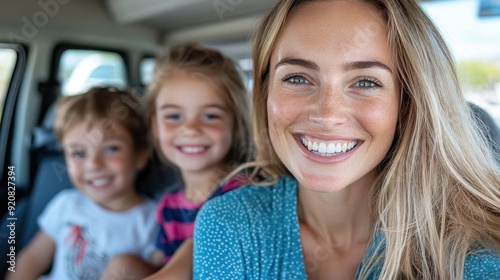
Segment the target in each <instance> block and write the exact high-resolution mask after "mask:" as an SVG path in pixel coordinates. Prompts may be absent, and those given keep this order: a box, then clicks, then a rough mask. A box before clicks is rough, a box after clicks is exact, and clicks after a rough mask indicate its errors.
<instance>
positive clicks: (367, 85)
mask: <svg viewBox="0 0 500 280" xmlns="http://www.w3.org/2000/svg"><path fill="white" fill-rule="evenodd" d="M354 86H355V87H359V88H374V87H380V85H379V84H378V83H376V82H374V81H370V80H366V79H363V80H359V81H358V82H356V83H355V84H354Z"/></svg>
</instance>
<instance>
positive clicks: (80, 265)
mask: <svg viewBox="0 0 500 280" xmlns="http://www.w3.org/2000/svg"><path fill="white" fill-rule="evenodd" d="M155 209H156V203H155V202H153V201H151V200H147V201H146V202H144V203H142V204H140V205H138V206H136V207H134V208H132V209H130V210H128V211H125V212H115V211H110V210H107V209H104V208H102V207H100V206H99V205H98V204H96V203H95V202H94V201H93V200H92V199H90V198H89V197H87V196H86V195H84V194H82V193H81V192H80V191H78V190H76V189H68V190H63V191H61V192H60V193H58V194H57V195H56V196H55V197H54V198H53V199H52V200H51V201H50V203H49V204H48V205H47V207H46V208H45V210H44V211H43V213H42V214H41V215H40V217H39V218H38V224H39V226H40V229H41V230H43V231H44V232H45V233H47V234H48V235H49V236H50V237H51V238H52V239H53V240H54V242H55V243H56V252H55V259H54V262H53V264H52V270H51V272H50V275H48V277H42V278H41V279H57V280H60V279H68V280H69V279H78V280H80V279H85V280H92V279H99V278H100V276H101V274H102V273H103V272H104V269H105V267H106V264H107V263H108V261H109V260H111V259H112V258H113V257H115V256H117V255H119V254H124V253H127V254H135V255H138V256H141V257H142V258H143V259H144V260H146V261H149V260H150V259H151V254H152V252H153V250H154V249H155V245H154V244H155V237H156V233H157V224H156V222H155ZM117 273H120V272H117ZM117 276H119V275H117ZM125 276H126V275H125V274H124V277H125Z"/></svg>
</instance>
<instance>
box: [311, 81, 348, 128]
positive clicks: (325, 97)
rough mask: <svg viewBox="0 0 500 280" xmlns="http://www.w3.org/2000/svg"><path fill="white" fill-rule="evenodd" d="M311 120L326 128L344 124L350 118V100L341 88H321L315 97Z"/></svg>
mask: <svg viewBox="0 0 500 280" xmlns="http://www.w3.org/2000/svg"><path fill="white" fill-rule="evenodd" d="M313 99H314V101H313V103H312V106H311V108H310V109H311V111H310V112H311V113H310V120H311V121H312V122H314V123H317V124H319V125H321V126H323V127H324V128H330V127H333V126H335V125H338V124H343V123H345V122H347V120H348V100H347V97H346V96H345V94H343V93H342V90H341V89H335V88H333V87H330V88H326V89H323V90H321V91H320V92H319V93H318V94H317V95H315V96H314V97H313Z"/></svg>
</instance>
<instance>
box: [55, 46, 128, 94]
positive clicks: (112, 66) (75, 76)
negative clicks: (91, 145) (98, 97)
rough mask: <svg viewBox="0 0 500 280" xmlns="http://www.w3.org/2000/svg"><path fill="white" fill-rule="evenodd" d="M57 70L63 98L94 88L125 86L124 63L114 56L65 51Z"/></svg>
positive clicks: (120, 58)
mask: <svg viewBox="0 0 500 280" xmlns="http://www.w3.org/2000/svg"><path fill="white" fill-rule="evenodd" d="M58 69H59V71H58V78H59V81H60V82H61V86H62V94H63V95H75V94H79V93H82V92H85V91H86V90H88V89H90V88H91V87H94V86H115V87H118V88H125V87H126V86H127V75H126V68H125V62H124V61H123V58H122V56H120V55H119V54H118V53H113V52H105V51H97V50H74V49H68V50H65V51H64V52H63V53H62V55H61V59H60V64H59V68H58Z"/></svg>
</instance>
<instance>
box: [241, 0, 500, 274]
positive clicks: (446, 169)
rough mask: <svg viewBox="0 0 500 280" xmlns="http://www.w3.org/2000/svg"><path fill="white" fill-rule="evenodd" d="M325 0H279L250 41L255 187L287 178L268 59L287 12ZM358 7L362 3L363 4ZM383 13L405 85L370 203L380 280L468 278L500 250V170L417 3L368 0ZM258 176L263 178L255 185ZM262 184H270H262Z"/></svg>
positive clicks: (446, 53) (374, 259) (366, 270)
mask: <svg viewBox="0 0 500 280" xmlns="http://www.w3.org/2000/svg"><path fill="white" fill-rule="evenodd" d="M319 1H325V0H282V1H278V3H277V5H276V6H275V7H274V8H273V9H272V10H271V11H270V12H269V14H268V15H267V16H266V17H265V18H264V19H263V21H262V22H261V25H260V27H259V28H258V30H257V31H256V34H255V37H254V43H253V62H254V70H253V71H254V72H253V74H254V92H253V116H252V121H253V123H252V125H253V126H252V129H253V135H254V142H255V149H256V155H255V161H254V162H252V163H249V164H247V165H246V167H253V168H254V170H255V172H254V175H256V176H255V179H254V183H258V184H259V183H260V184H263V185H264V184H265V185H270V184H273V183H274V182H275V181H276V180H277V179H278V178H279V176H281V175H290V173H289V171H288V170H287V169H286V167H285V166H284V165H283V163H282V162H281V161H280V159H279V158H278V156H277V154H276V153H275V151H274V149H273V147H272V145H271V141H270V138H269V132H268V123H267V109H266V108H267V107H266V102H267V96H268V79H269V62H270V58H271V54H272V51H273V49H274V46H275V43H276V39H277V37H278V35H279V33H280V31H281V29H282V28H283V26H284V25H285V24H286V19H287V16H288V14H289V13H290V11H291V10H292V9H294V8H296V7H297V6H300V5H306V4H309V3H312V2H319ZM360 1H361V0H360ZM363 2H367V3H371V4H372V5H374V6H375V7H377V8H378V10H379V11H380V12H381V14H382V15H383V16H384V18H385V21H386V24H387V26H386V28H387V32H386V33H387V38H388V40H389V46H390V48H391V51H392V54H393V57H394V61H395V63H396V68H397V75H398V78H399V81H400V88H401V104H400V116H399V121H398V127H397V131H396V136H395V139H394V144H393V146H392V147H391V150H390V152H389V153H388V155H387V157H386V159H385V160H384V161H383V162H382V163H381V164H380V166H379V170H380V175H379V178H378V180H377V183H376V185H375V186H374V188H373V197H372V203H373V208H374V211H375V213H376V215H377V227H376V228H377V229H378V230H380V231H381V232H382V233H383V234H384V237H385V241H386V246H385V250H384V251H383V253H381V254H380V255H376V256H373V257H372V258H371V259H369V260H368V263H367V264H366V265H364V266H363V269H362V271H361V274H360V276H361V277H360V278H361V279H364V278H366V277H367V275H368V274H369V273H370V268H372V267H374V266H375V265H377V262H379V261H382V262H383V263H382V264H381V263H378V264H381V265H382V272H381V275H380V279H462V278H463V271H464V261H465V257H466V255H467V254H468V253H471V252H472V251H474V250H477V249H479V248H481V247H484V248H487V249H490V250H494V251H497V252H498V251H500V250H499V248H500V171H499V168H498V166H497V165H496V164H497V163H496V162H495V160H494V158H493V154H492V152H491V151H490V148H489V147H488V146H487V145H486V143H485V140H484V139H483V137H482V135H481V134H480V132H479V130H478V128H477V123H475V122H474V119H473V116H472V113H471V111H470V108H469V107H468V105H467V103H466V101H465V98H464V96H463V93H462V90H461V88H460V84H459V81H458V78H457V73H456V70H455V65H454V60H453V58H452V55H451V54H450V51H449V50H448V48H447V46H446V43H445V42H444V40H443V38H442V37H441V35H440V34H439V32H438V31H437V29H436V27H435V26H434V25H433V23H432V22H431V20H430V19H429V18H428V17H427V16H426V15H425V13H424V12H423V11H422V10H421V8H420V6H419V5H418V3H417V2H416V1H415V0H404V1H401V0H371V1H368V0H367V1H363ZM257 178H258V179H257ZM261 178H265V179H267V180H264V181H262V180H261Z"/></svg>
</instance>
